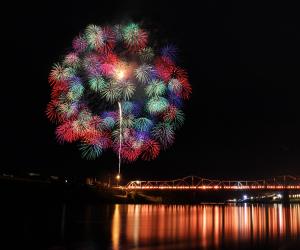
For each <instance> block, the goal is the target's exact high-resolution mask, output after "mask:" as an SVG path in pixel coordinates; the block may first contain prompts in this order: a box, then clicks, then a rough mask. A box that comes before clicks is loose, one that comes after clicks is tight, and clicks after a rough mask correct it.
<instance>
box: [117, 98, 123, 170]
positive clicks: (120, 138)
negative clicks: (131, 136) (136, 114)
mask: <svg viewBox="0 0 300 250" xmlns="http://www.w3.org/2000/svg"><path fill="white" fill-rule="evenodd" d="M118 106H119V119H120V133H119V175H120V174H121V153H122V140H123V138H122V125H123V114H122V104H121V102H118Z"/></svg>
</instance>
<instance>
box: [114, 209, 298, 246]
mask: <svg viewBox="0 0 300 250" xmlns="http://www.w3.org/2000/svg"><path fill="white" fill-rule="evenodd" d="M299 238H300V205H299V204H294V205H288V206H283V205H281V204H275V205H269V206H264V205H246V204H245V205H240V206H234V205H198V206H187V205H115V208H114V213H113V218H112V249H113V250H118V249H123V248H121V247H120V246H123V247H124V246H130V247H134V248H140V247H143V249H169V248H173V247H174V246H176V249H179V248H181V249H187V248H192V247H197V248H198V247H200V248H202V249H207V248H214V249H221V248H223V247H224V246H231V247H234V246H236V247H239V246H241V245H243V244H244V245H245V244H246V245H250V246H256V245H258V246H262V244H264V245H267V246H268V245H275V244H276V243H278V242H284V241H287V240H288V241H290V242H291V241H292V240H296V239H299ZM151 246H152V247H151Z"/></svg>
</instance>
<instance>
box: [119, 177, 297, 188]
mask: <svg viewBox="0 0 300 250" xmlns="http://www.w3.org/2000/svg"><path fill="white" fill-rule="evenodd" d="M118 188H121V189H126V190H160V189H165V190H251V189H253V190H300V177H297V176H291V175H285V176H277V177H274V178H271V179H263V180H210V179H205V178H201V177H197V176H187V177H184V178H182V179H176V180H167V181H145V180H143V181H141V180H135V181H130V182H129V183H128V184H127V185H125V186H119V187H118Z"/></svg>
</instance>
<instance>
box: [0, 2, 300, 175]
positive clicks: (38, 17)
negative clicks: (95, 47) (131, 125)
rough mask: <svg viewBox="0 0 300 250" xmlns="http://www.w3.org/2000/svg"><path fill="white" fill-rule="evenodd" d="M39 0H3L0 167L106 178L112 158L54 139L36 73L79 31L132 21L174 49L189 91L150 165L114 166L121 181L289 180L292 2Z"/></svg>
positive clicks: (297, 147)
mask: <svg viewBox="0 0 300 250" xmlns="http://www.w3.org/2000/svg"><path fill="white" fill-rule="evenodd" d="M42 2H43V3H40V6H38V5H35V4H32V5H30V4H28V3H27V1H26V4H23V5H19V4H17V3H13V4H11V5H12V6H10V7H8V9H7V10H6V9H5V10H3V11H5V12H6V13H7V14H8V15H7V17H6V18H5V22H2V40H4V41H5V43H6V45H5V47H2V51H3V52H4V53H5V54H7V55H8V59H7V60H6V61H5V68H4V70H3V68H2V79H1V107H2V110H1V115H2V119H1V128H2V130H1V132H2V133H1V135H2V136H1V137H2V138H1V144H2V145H1V146H2V149H1V155H2V157H1V158H2V159H1V161H2V163H1V169H2V172H5V173H13V174H16V175H17V174H20V175H21V174H24V173H28V172H32V171H33V172H38V173H42V174H51V175H54V174H57V175H67V176H86V175H101V174H103V173H107V172H112V173H113V172H116V171H117V163H118V160H117V156H116V155H115V154H113V153H109V152H106V153H105V154H103V156H102V158H99V159H97V160H94V161H87V160H84V159H82V158H81V155H80V152H79V151H78V149H77V146H76V145H70V144H65V145H60V144H59V143H58V142H57V141H56V139H55V134H54V132H55V125H53V124H51V123H50V122H49V121H48V120H47V118H46V116H45V109H46V106H47V103H48V101H49V100H50V86H49V84H48V75H49V72H50V70H51V67H52V65H53V64H54V63H55V62H58V61H60V60H61V58H62V56H63V55H64V54H65V52H66V51H67V50H68V48H70V47H71V42H72V39H73V38H74V37H75V36H76V35H77V34H78V33H79V32H80V31H82V30H83V29H84V28H85V27H86V26H87V25H88V24H90V23H93V24H98V25H101V24H105V23H119V22H123V21H135V22H139V23H141V24H142V25H144V26H145V27H146V28H147V29H148V30H149V31H150V33H151V34H152V36H153V38H155V39H157V40H158V41H160V42H162V43H163V42H170V41H171V42H174V43H175V44H177V46H178V47H179V49H180V54H179V58H180V61H179V64H180V65H181V66H183V67H184V68H186V70H187V71H188V73H189V78H190V82H191V84H192V87H193V94H192V98H191V100H190V101H189V102H188V103H187V105H186V106H185V113H186V122H185V125H184V126H183V128H182V129H181V130H180V131H179V132H178V133H177V136H176V141H175V144H174V145H173V146H172V147H171V148H170V149H169V150H167V151H165V152H162V153H161V154H160V156H159V158H158V159H157V160H155V161H151V162H143V161H137V162H135V163H133V164H129V165H123V167H122V172H123V176H124V177H125V178H127V179H130V178H141V179H150V178H153V179H154V178H156V179H162V178H167V179H171V178H175V177H183V176H186V175H190V174H194V175H199V176H203V177H207V178H224V179H229V178H263V177H270V176H274V175H282V174H297V175H299V174H300V97H299V84H300V74H299V73H300V71H299V58H300V49H299V47H300V46H299V45H300V43H299V42H300V26H299V13H298V10H299V9H298V8H296V6H292V5H288V4H287V3H283V2H281V3H280V4H278V5H276V4H275V3H274V2H273V3H271V4H270V5H267V4H265V5H260V4H259V5H254V4H253V5H250V4H249V5H248V4H246V3H245V4H243V3H241V2H245V1H237V2H236V3H233V2H231V3H230V2H228V1H221V2H222V3H217V2H216V1H195V0H193V1H180V2H178V3H176V2H175V1H157V2H156V1H141V0H140V1H137V0H136V1H113V0H111V1H100V0H99V1H94V2H92V1H81V2H79V3H75V1H70V2H69V3H67V2H65V1H60V2H57V3H55V2H54V1H49V2H48V3H44V1H42ZM196 2H198V3H197V4H196ZM199 2H200V3H201V4H200V5H199ZM242 4H243V5H242ZM2 59H3V58H2ZM3 60H4V59H3ZM2 63H3V61H2ZM2 67H3V66H2Z"/></svg>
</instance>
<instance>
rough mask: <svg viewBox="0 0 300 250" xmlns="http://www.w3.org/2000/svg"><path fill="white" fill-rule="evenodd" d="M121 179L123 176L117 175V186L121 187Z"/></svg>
mask: <svg viewBox="0 0 300 250" xmlns="http://www.w3.org/2000/svg"><path fill="white" fill-rule="evenodd" d="M120 179H121V175H120V174H117V175H116V180H117V186H119V181H120Z"/></svg>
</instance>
